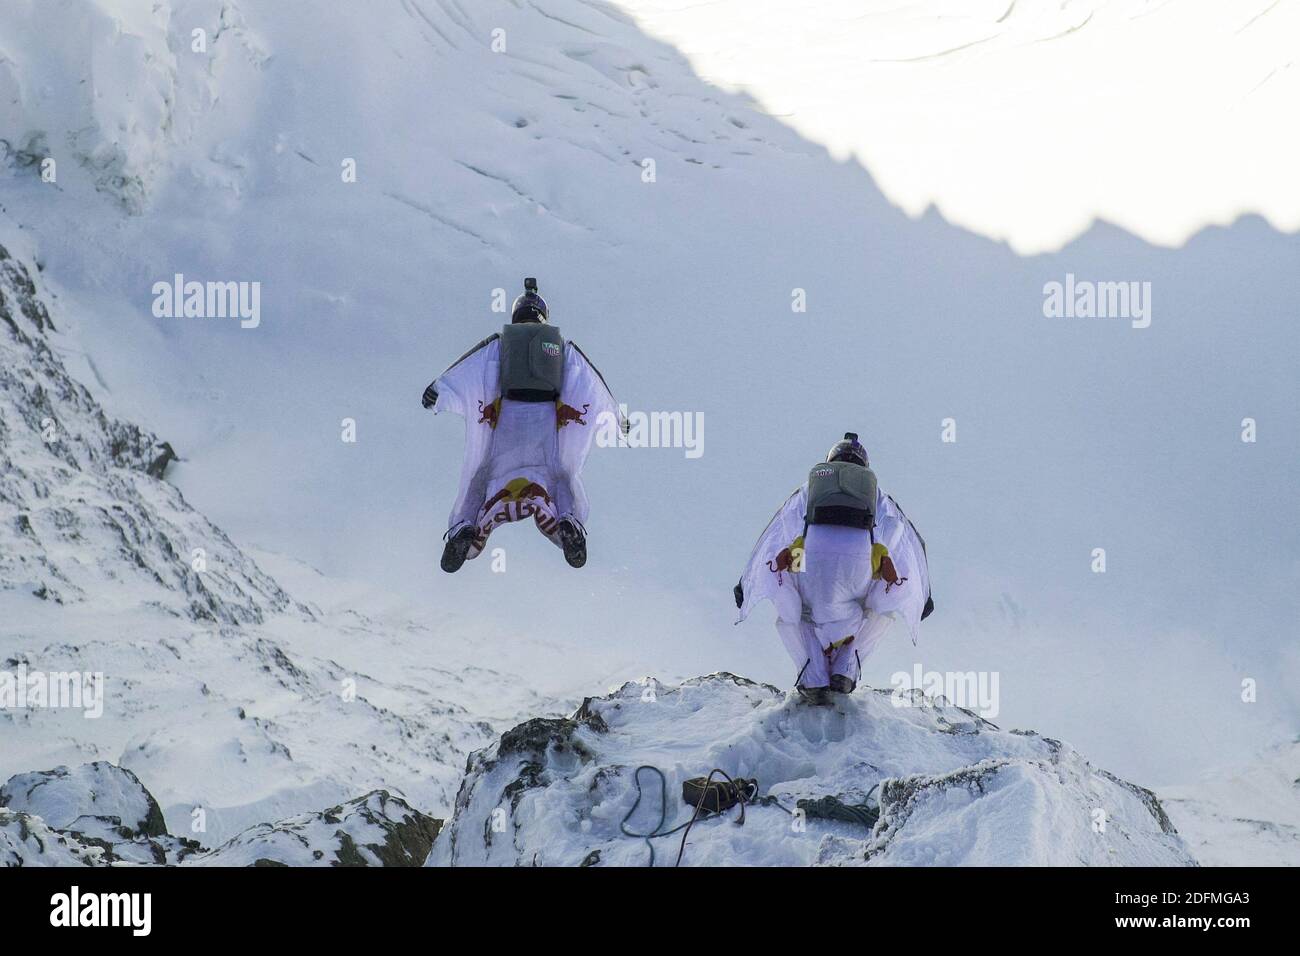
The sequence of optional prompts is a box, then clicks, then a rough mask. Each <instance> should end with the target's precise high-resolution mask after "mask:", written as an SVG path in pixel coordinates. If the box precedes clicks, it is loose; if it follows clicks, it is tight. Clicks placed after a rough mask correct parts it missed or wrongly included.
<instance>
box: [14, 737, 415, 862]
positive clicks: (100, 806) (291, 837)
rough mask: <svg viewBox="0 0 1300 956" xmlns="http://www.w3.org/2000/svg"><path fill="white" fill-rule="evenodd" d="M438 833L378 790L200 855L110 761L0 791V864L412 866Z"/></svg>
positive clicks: (22, 777) (22, 778)
mask: <svg viewBox="0 0 1300 956" xmlns="http://www.w3.org/2000/svg"><path fill="white" fill-rule="evenodd" d="M439 826H441V821H440V820H436V819H434V818H432V817H430V816H428V815H426V814H423V813H421V812H420V811H418V810H416V809H414V808H413V807H411V806H410V804H408V803H407V802H406V801H405V800H403V799H402V798H401V797H396V796H393V795H392V794H390V793H389V792H388V791H386V790H375V791H372V792H371V793H367V794H365V795H364V796H361V797H357V798H355V799H353V800H348V801H346V802H344V803H341V804H339V805H338V806H334V807H330V808H329V809H326V810H322V811H320V812H318V813H303V814H298V815H297V816H294V817H291V818H289V819H286V820H280V821H277V822H274V823H263V824H258V825H256V826H253V827H250V828H249V829H247V830H245V831H244V832H242V833H240V834H238V835H237V836H235V837H234V838H233V839H231V840H229V841H227V842H226V843H224V844H222V845H221V846H219V847H217V848H215V849H206V848H204V847H203V846H202V845H201V844H200V843H199V842H198V841H196V840H192V839H189V838H185V837H177V836H173V835H171V834H169V833H168V832H167V830H166V825H165V823H164V822H163V814H162V810H161V808H160V807H159V805H158V801H157V800H155V799H154V797H153V794H151V793H150V792H149V791H148V790H147V789H146V788H145V786H144V784H142V783H141V782H140V780H139V779H138V778H137V777H136V776H135V774H133V773H131V771H129V770H125V769H123V768H121V767H117V766H114V765H113V764H110V763H106V762H103V761H96V762H94V763H90V764H83V765H82V766H80V767H76V768H71V769H70V768H68V767H58V768H55V769H54V770H47V771H37V772H32V773H23V774H17V775H15V776H13V777H11V778H10V779H9V781H8V782H7V783H5V785H4V786H3V787H0V865H4V866H69V865H74V864H82V865H86V866H107V865H117V864H138V865H145V866H148V865H157V866H162V865H172V866H176V865H180V866H419V865H420V864H421V863H423V862H424V860H425V859H426V857H428V855H429V848H430V846H431V845H432V843H433V838H434V837H435V836H436V835H437V832H438V828H439Z"/></svg>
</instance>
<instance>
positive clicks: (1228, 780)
mask: <svg viewBox="0 0 1300 956" xmlns="http://www.w3.org/2000/svg"><path fill="white" fill-rule="evenodd" d="M1160 799H1161V801H1162V802H1163V803H1164V805H1165V808H1166V809H1167V810H1168V812H1169V816H1170V818H1171V819H1172V820H1173V821H1174V823H1175V824H1176V825H1177V827H1178V831H1179V832H1180V833H1181V834H1182V835H1183V838H1184V839H1185V840H1186V841H1187V845H1188V846H1189V847H1190V848H1191V850H1192V852H1193V853H1195V854H1196V858H1197V859H1198V860H1200V861H1201V863H1203V864H1204V865H1206V866H1300V740H1296V741H1292V742H1291V743H1290V744H1285V745H1282V746H1280V747H1275V748H1273V749H1272V750H1271V751H1269V752H1268V753H1266V754H1265V755H1264V756H1263V757H1262V758H1260V759H1258V760H1255V761H1253V762H1252V763H1250V764H1247V765H1246V766H1244V767H1240V768H1237V769H1235V770H1231V771H1221V772H1219V773H1215V774H1210V775H1207V776H1206V777H1205V778H1204V779H1202V780H1200V781H1198V782H1196V783H1192V784H1185V785H1183V786H1179V787H1168V788H1165V789H1163V790H1161V791H1160Z"/></svg>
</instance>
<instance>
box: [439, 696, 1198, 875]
mask: <svg viewBox="0 0 1300 956" xmlns="http://www.w3.org/2000/svg"><path fill="white" fill-rule="evenodd" d="M647 766H649V767H653V768H655V769H657V770H658V771H659V772H661V773H662V774H663V781H662V782H663V786H662V787H661V786H660V782H659V780H658V778H657V777H656V775H655V774H654V773H652V772H651V771H647V770H646V769H645V768H646V767H647ZM714 768H718V769H720V770H722V771H725V772H726V773H727V774H728V775H730V776H731V777H734V778H740V777H746V778H757V780H758V783H759V791H758V795H757V797H756V798H755V799H754V800H753V802H752V803H751V804H750V806H749V807H747V808H746V813H745V816H744V825H743V826H736V823H737V822H739V816H738V815H737V814H736V813H735V811H732V812H729V813H724V814H722V815H720V816H713V817H706V818H705V819H702V820H699V821H697V822H696V824H695V825H694V826H693V827H692V828H691V830H690V835H689V840H688V842H687V843H686V849H685V852H684V856H683V861H684V863H686V864H699V865H713V866H719V865H721V866H727V865H769V866H787V865H824V866H853V865H859V866H860V865H924V864H937V865H960V864H976V865H979V864H983V865H1040V866H1042V865H1155V866H1186V865H1194V863H1195V861H1194V860H1193V859H1192V857H1191V855H1190V854H1189V853H1188V852H1187V849H1186V847H1185V846H1184V845H1183V842H1182V840H1181V839H1180V838H1179V836H1178V834H1177V832H1176V831H1175V830H1174V828H1173V827H1172V825H1171V824H1170V823H1169V819H1168V817H1167V816H1166V815H1165V813H1164V811H1163V809H1162V808H1161V806H1160V803H1159V801H1158V800H1157V799H1156V798H1155V796H1154V795H1153V794H1152V793H1151V792H1150V791H1148V790H1145V789H1143V788H1141V787H1137V786H1135V785H1133V784H1130V783H1128V782H1126V781H1123V780H1120V779H1118V778H1116V777H1115V776H1113V775H1111V774H1109V773H1106V772H1105V771H1102V770H1098V769H1097V768H1095V767H1093V766H1092V765H1091V764H1089V763H1088V761H1087V760H1085V759H1084V758H1083V757H1082V756H1081V755H1080V754H1078V753H1077V752H1076V751H1074V750H1073V749H1072V748H1071V747H1069V746H1068V745H1067V744H1064V743H1061V742H1060V741H1057V740H1053V739H1051V738H1047V737H1041V736H1039V735H1037V734H1034V733H1029V732H1011V731H1003V730H1001V729H1000V728H998V727H996V726H995V725H993V724H992V723H990V722H988V721H987V720H984V719H982V718H981V717H979V716H978V715H976V714H974V713H972V712H970V711H967V710H964V709H962V708H959V707H954V706H951V705H949V704H947V703H946V702H945V701H944V700H943V699H942V698H939V699H931V698H925V697H924V696H922V695H920V694H913V695H911V696H908V697H898V696H897V695H892V694H890V693H889V692H884V691H872V690H869V689H863V690H860V691H859V692H857V693H856V694H853V695H850V696H847V697H841V698H840V699H838V700H837V701H836V703H835V704H834V706H831V707H814V706H811V705H809V704H806V703H804V702H803V701H802V700H801V699H800V698H799V697H798V695H797V694H794V693H790V694H787V693H784V692H782V691H780V690H778V689H777V688H775V687H771V686H768V685H765V684H756V683H754V682H752V681H747V680H744V679H743V678H738V677H736V676H734V675H731V674H715V675H712V676H709V677H702V678H697V679H695V680H692V681H687V682H685V683H683V684H681V685H679V686H668V685H662V684H660V683H658V682H656V681H646V682H636V683H629V684H627V685H625V686H623V687H622V688H621V689H620V690H618V691H616V692H615V693H613V694H610V695H609V696H607V697H600V698H593V699H589V700H587V701H586V702H585V703H584V704H583V706H582V708H581V709H580V710H579V711H578V712H577V713H575V714H574V715H573V717H571V718H567V719H563V720H542V719H534V720H530V721H528V722H526V723H524V724H521V725H520V726H518V727H516V728H515V729H513V730H511V731H508V732H507V733H505V734H503V735H502V736H501V738H500V740H499V741H498V742H497V743H496V744H494V745H493V746H491V747H489V748H487V749H486V750H484V751H480V752H478V753H475V754H473V755H472V756H471V757H470V760H469V764H468V767H467V768H466V775H465V781H464V783H463V784H462V785H461V789H460V793H459V794H458V795H457V798H456V805H455V810H454V813H453V816H452V819H451V820H450V821H449V822H448V824H447V826H446V827H445V828H444V829H443V830H442V832H441V833H440V834H439V837H438V839H437V841H436V842H435V844H434V848H433V853H432V854H431V855H430V857H429V865H433V866H437V865H484V864H488V865H492V864H500V865H562V866H618V865H625V866H626V865H634V866H644V865H646V863H647V862H648V861H649V860H650V859H651V855H650V850H649V848H648V847H647V845H646V843H647V842H648V841H647V840H646V839H645V838H644V835H645V834H650V833H656V834H663V836H662V842H658V843H657V844H656V845H658V846H659V847H660V848H661V851H660V852H659V854H658V860H659V865H667V862H668V861H671V860H672V859H673V858H675V856H676V852H677V850H678V848H679V846H680V845H681V844H680V842H679V841H681V840H682V839H683V836H682V833H683V831H682V830H681V827H682V826H683V825H684V824H685V823H687V822H688V821H689V820H690V819H691V816H692V812H693V809H694V808H693V807H690V806H687V805H686V804H685V803H684V802H683V801H682V798H681V796H680V795H681V793H682V783H683V781H685V780H687V779H689V778H691V777H698V776H705V775H707V774H709V773H710V771H711V770H713V769H714ZM661 813H662V816H661ZM670 831H672V832H671V835H670ZM633 835H635V836H637V837H639V838H638V839H633V838H631V837H632V836H633ZM659 840H661V837H660V836H653V837H651V838H650V841H659ZM664 851H670V852H664Z"/></svg>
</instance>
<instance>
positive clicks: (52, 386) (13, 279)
mask: <svg viewBox="0 0 1300 956" xmlns="http://www.w3.org/2000/svg"><path fill="white" fill-rule="evenodd" d="M34 275H35V274H34V270H32V269H30V268H29V267H28V265H27V264H25V263H24V262H22V261H21V260H20V259H19V258H17V257H16V256H14V255H13V254H11V252H10V251H9V250H7V249H5V248H4V247H2V246H0V591H3V590H14V591H23V592H26V593H28V594H33V595H35V596H37V597H39V598H41V599H42V600H47V601H53V602H57V603H60V604H62V603H76V602H80V601H86V600H92V599H94V598H95V597H96V596H97V595H98V594H99V593H101V592H103V591H105V590H108V589H111V590H112V591H113V592H114V594H115V596H120V595H122V594H123V593H126V594H127V595H129V597H130V598H133V599H134V600H136V601H137V602H138V603H140V604H150V605H155V606H158V607H161V608H163V609H165V610H167V611H169V612H170V613H172V614H175V615H177V616H179V617H183V618H186V619H189V620H193V621H208V622H212V623H218V624H231V625H239V624H252V623H260V622H261V621H262V620H263V619H264V616H265V615H267V614H269V613H273V612H276V611H280V610H283V609H285V608H287V607H288V606H289V605H290V599H289V597H288V595H286V594H285V593H284V592H283V591H282V590H281V589H280V588H279V586H278V585H276V583H275V582H274V581H273V580H272V579H271V578H269V577H268V576H267V575H265V574H263V573H262V571H261V570H260V569H259V568H258V567H257V566H256V564H254V562H253V561H251V560H250V559H249V558H248V557H247V556H246V555H244V554H243V553H242V552H240V551H239V549H238V548H236V547H235V545H234V544H232V543H231V541H230V540H229V539H228V538H227V537H226V536H225V534H223V533H222V532H221V530H220V529H219V528H217V527H216V526H214V525H213V524H212V523H211V522H209V521H208V520H207V519H206V518H204V517H203V516H202V515H200V514H198V513H197V512H195V511H194V510H193V509H192V508H190V507H189V505H188V504H186V502H185V500H184V499H183V498H182V497H181V494H180V492H178V491H177V490H176V489H175V488H174V487H173V486H172V485H170V484H168V483H166V482H165V481H163V480H162V478H163V477H164V475H165V474H166V472H167V468H168V466H169V465H170V464H171V463H172V462H173V461H175V460H177V456H176V452H175V450H174V449H173V448H172V447H171V445H170V444H169V443H167V442H165V441H162V440H160V439H159V438H158V437H157V436H156V435H154V434H152V433H150V432H148V431H147V430H145V429H142V428H140V427H139V426H138V425H134V424H131V423H129V422H123V421H119V420H117V419H113V418H110V417H109V416H108V415H107V414H106V413H105V412H104V410H103V408H102V407H100V405H99V403H98V402H97V401H96V400H95V398H94V397H93V396H92V395H91V394H90V392H89V391H88V390H87V389H86V388H85V387H84V386H83V385H81V384H80V383H79V382H77V381H76V380H75V379H73V378H72V377H71V376H70V375H69V374H68V371H67V369H66V368H65V366H64V364H63V361H62V359H61V358H60V357H59V355H58V354H57V353H56V352H55V351H54V350H53V349H52V348H51V346H50V342H49V341H48V335H49V334H50V333H52V332H53V331H54V323H53V322H52V321H51V319H50V308H49V305H48V304H47V303H48V297H47V296H46V295H45V293H44V292H43V290H42V289H41V287H40V283H39V281H38V280H37V279H36V278H35V277H34ZM74 556H75V557H74ZM118 599H119V600H120V597H119V598H118Z"/></svg>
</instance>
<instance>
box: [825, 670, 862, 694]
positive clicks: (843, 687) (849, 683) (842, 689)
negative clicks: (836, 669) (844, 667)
mask: <svg viewBox="0 0 1300 956" xmlns="http://www.w3.org/2000/svg"><path fill="white" fill-rule="evenodd" d="M857 686H858V683H857V681H854V680H850V679H849V678H847V677H845V676H844V675H843V674H832V675H831V690H832V691H834V692H835V693H837V694H851V693H853V688H855V687H857Z"/></svg>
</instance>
